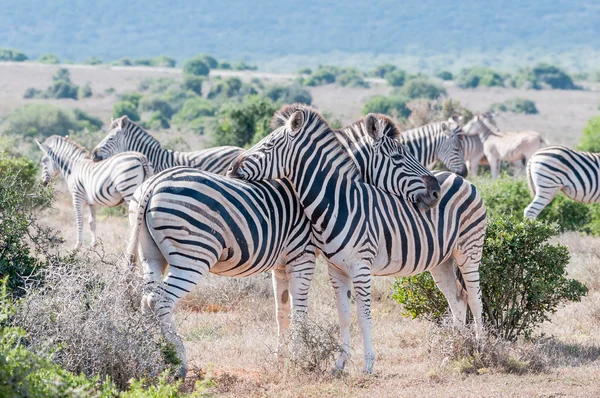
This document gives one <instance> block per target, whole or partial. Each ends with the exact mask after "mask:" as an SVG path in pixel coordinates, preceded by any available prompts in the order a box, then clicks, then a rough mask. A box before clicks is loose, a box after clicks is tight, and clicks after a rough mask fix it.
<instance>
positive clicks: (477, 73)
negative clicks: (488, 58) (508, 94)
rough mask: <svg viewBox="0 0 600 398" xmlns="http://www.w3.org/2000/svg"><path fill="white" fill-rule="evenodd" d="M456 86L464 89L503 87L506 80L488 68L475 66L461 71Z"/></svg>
mask: <svg viewBox="0 0 600 398" xmlns="http://www.w3.org/2000/svg"><path fill="white" fill-rule="evenodd" d="M456 84H457V85H458V86H459V87H463V88H475V87H478V86H488V87H496V86H498V87H502V86H504V78H503V77H502V76H501V75H500V74H499V73H498V72H496V71H494V70H492V69H490V68H488V67H486V66H475V67H473V68H467V69H463V70H461V71H460V73H459V74H458V75H457V76H456Z"/></svg>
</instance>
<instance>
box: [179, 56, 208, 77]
mask: <svg viewBox="0 0 600 398" xmlns="http://www.w3.org/2000/svg"><path fill="white" fill-rule="evenodd" d="M209 72H210V68H209V67H208V65H207V64H206V63H205V62H204V61H203V60H202V59H200V58H192V59H190V60H188V61H186V62H185V64H183V73H187V74H190V75H194V76H208V73H209Z"/></svg>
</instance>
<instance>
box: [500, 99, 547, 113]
mask: <svg viewBox="0 0 600 398" xmlns="http://www.w3.org/2000/svg"><path fill="white" fill-rule="evenodd" d="M490 110H491V111H495V112H514V113H524V114H526V115H535V114H536V113H538V110H537V108H536V106H535V102H533V101H532V100H528V99H525V98H513V99H509V100H506V101H504V102H500V103H495V104H492V105H491V106H490Z"/></svg>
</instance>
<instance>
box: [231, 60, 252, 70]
mask: <svg viewBox="0 0 600 398" xmlns="http://www.w3.org/2000/svg"><path fill="white" fill-rule="evenodd" d="M232 69H233V70H256V69H257V67H256V66H254V65H248V64H247V63H245V62H244V61H240V62H236V63H235V64H233V65H232Z"/></svg>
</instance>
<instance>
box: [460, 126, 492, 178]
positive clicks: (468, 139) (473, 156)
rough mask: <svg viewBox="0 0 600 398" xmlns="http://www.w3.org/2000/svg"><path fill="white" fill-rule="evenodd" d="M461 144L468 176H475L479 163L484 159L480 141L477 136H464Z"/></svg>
mask: <svg viewBox="0 0 600 398" xmlns="http://www.w3.org/2000/svg"><path fill="white" fill-rule="evenodd" d="M461 144H462V150H463V156H464V158H465V163H466V165H467V169H468V170H469V174H471V175H473V176H476V175H477V173H478V171H479V163H480V162H481V160H482V159H485V154H484V153H483V144H482V143H481V139H479V135H477V134H465V135H464V136H463V139H462V142H461ZM486 162H487V159H486Z"/></svg>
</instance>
